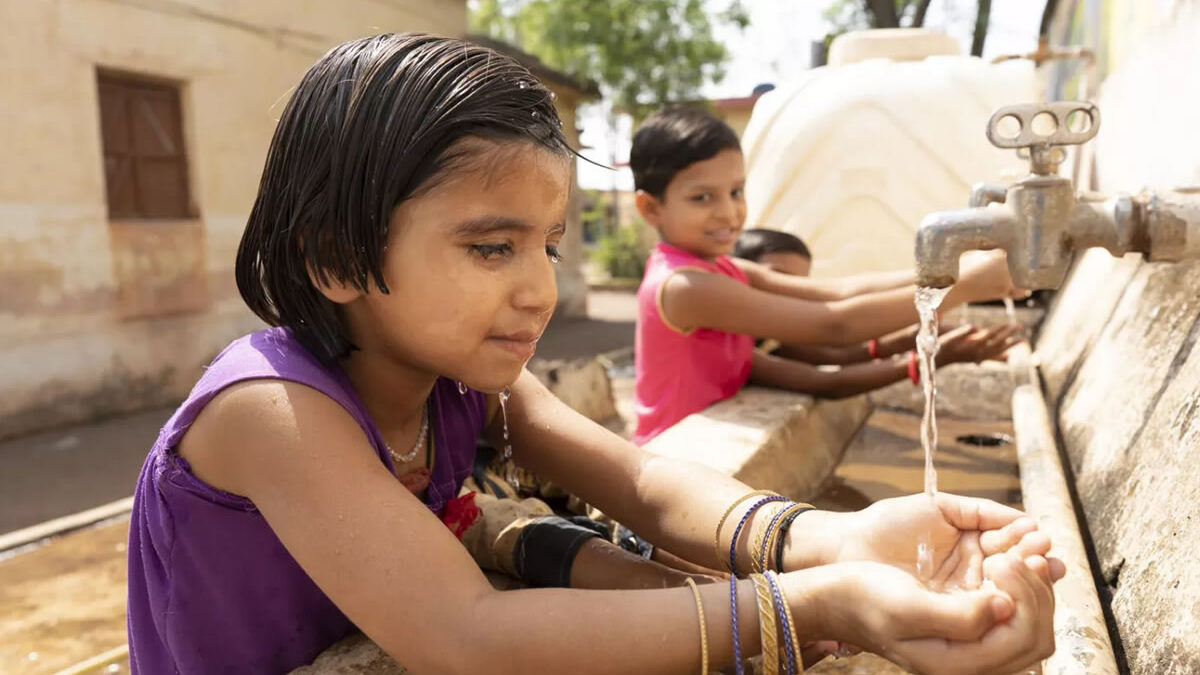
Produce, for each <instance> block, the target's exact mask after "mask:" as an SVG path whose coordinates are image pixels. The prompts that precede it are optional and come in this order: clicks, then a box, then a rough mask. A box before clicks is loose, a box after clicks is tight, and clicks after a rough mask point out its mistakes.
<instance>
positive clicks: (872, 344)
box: [867, 340, 879, 359]
mask: <svg viewBox="0 0 1200 675" xmlns="http://www.w3.org/2000/svg"><path fill="white" fill-rule="evenodd" d="M867 353H868V354H870V355H871V358H873V359H877V358H879V340H868V341H867Z"/></svg>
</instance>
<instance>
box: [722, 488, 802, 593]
mask: <svg viewBox="0 0 1200 675" xmlns="http://www.w3.org/2000/svg"><path fill="white" fill-rule="evenodd" d="M786 501H789V500H788V498H787V497H784V496H782V495H772V496H770V497H763V498H762V499H760V500H758V501H756V502H754V503H753V504H751V505H750V508H749V509H748V510H747V511H746V515H744V516H742V519H741V520H740V521H738V524H737V527H736V528H734V530H733V539H731V540H730V541H729V573H730V574H731V575H733V577H734V578H736V577H737V543H738V536H739V535H741V533H742V528H743V527H745V526H746V523H748V522H749V521H750V516H753V515H754V512H755V511H757V510H758V509H759V508H761V507H762V506H763V505H764V504H770V503H771V502H786ZM750 554H751V555H754V552H753V551H751V552H750Z"/></svg>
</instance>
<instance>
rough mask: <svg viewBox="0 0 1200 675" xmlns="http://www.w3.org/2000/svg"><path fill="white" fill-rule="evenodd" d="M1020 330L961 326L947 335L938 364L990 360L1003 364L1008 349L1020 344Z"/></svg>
mask: <svg viewBox="0 0 1200 675" xmlns="http://www.w3.org/2000/svg"><path fill="white" fill-rule="evenodd" d="M1020 333H1021V327H1020V326H1018V325H1016V324H1008V325H1004V326H995V327H993V328H988V329H986V330H985V329H979V328H975V327H974V326H959V327H958V328H955V329H954V330H951V331H949V332H947V333H944V334H943V335H942V336H941V339H940V345H939V346H938V353H937V364H938V365H939V366H942V365H946V364H950V363H979V362H980V361H987V360H989V359H991V360H995V361H1004V360H1005V359H1007V358H1008V349H1009V347H1012V346H1013V345H1015V344H1017V343H1018V342H1020V341H1021V337H1020Z"/></svg>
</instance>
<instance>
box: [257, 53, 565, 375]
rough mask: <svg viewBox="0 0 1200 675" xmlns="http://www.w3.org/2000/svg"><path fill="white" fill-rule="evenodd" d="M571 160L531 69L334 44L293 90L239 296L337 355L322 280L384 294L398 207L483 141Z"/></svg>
mask: <svg viewBox="0 0 1200 675" xmlns="http://www.w3.org/2000/svg"><path fill="white" fill-rule="evenodd" d="M467 137H474V138H481V139H485V140H492V141H526V142H529V143H533V144H535V145H536V146H539V147H542V148H545V149H548V150H551V151H553V152H557V153H562V154H564V155H568V154H570V153H571V150H570V148H569V147H568V145H567V141H566V138H565V137H564V136H563V132H562V123H561V122H560V121H559V117H558V112H557V111H556V110H555V107H554V95H553V94H552V93H551V92H550V91H549V90H548V89H546V88H545V87H544V86H543V85H542V84H541V83H539V82H538V81H537V79H536V78H534V77H533V75H532V74H530V72H529V70H527V69H526V68H525V67H524V66H522V65H520V64H519V63H517V62H516V61H514V60H513V59H511V58H509V57H507V56H504V55H502V54H500V53H498V52H495V51H493V50H491V49H487V48H485V47H481V46H478V45H475V44H471V43H469V42H464V41H461V40H455V39H450V38H441V37H434V36H430V35H420V34H413V33H408V34H388V35H378V36H375V37H369V38H362V39H359V40H352V41H350V42H346V43H344V44H341V45H338V46H337V47H334V48H333V49H332V50H330V51H329V53H327V54H325V56H323V57H321V59H320V60H319V61H317V63H316V64H315V65H313V67H312V68H311V69H309V71H308V73H306V74H305V75H304V78H303V79H302V80H301V81H300V84H299V85H298V86H297V87H296V90H295V91H294V92H293V94H292V97H291V100H290V101H288V104H287V107H286V108H285V109H284V111H283V114H282V115H281V116H280V119H279V124H278V126H277V127H276V129H275V136H274V138H273V139H272V140H271V147H270V149H269V151H268V153H267V162H266V167H265V168H264V169H263V176H262V182H261V183H260V185H259V188H258V197H257V199H255V202H254V208H253V209H252V210H251V212H250V219H249V221H248V222H247V224H246V230H245V232H244V233H243V235H242V241H241V244H240V245H239V247H238V253H237V263H236V276H237V285H238V291H239V292H240V293H241V295H242V298H243V299H244V300H245V301H246V304H247V305H249V306H250V309H251V310H253V311H254V313H255V314H257V315H258V316H259V317H260V318H261V319H262V320H263V321H265V322H267V323H268V324H270V325H273V326H287V327H289V328H290V329H292V331H293V333H294V334H295V336H296V338H297V339H298V340H299V341H300V342H301V343H302V344H303V345H304V346H305V347H306V348H308V349H309V350H310V351H311V352H313V354H315V355H316V356H318V357H319V358H321V359H324V360H335V359H338V358H341V357H343V356H345V355H346V354H348V353H349V352H350V351H351V350H352V349H354V345H353V343H352V342H351V340H350V336H349V334H348V332H347V330H346V327H345V325H344V324H343V322H342V321H341V320H340V318H339V315H338V308H337V306H336V305H335V304H334V303H332V302H330V301H329V300H328V299H327V298H325V296H324V295H322V294H321V292H320V291H319V290H318V289H317V288H316V287H315V286H314V285H313V283H312V281H311V280H310V276H309V273H310V271H311V272H312V275H313V276H315V277H317V278H318V279H320V280H321V282H322V283H328V282H336V283H343V284H349V285H351V286H353V287H355V288H357V289H360V290H364V291H365V290H368V288H369V287H370V286H371V285H372V284H373V285H374V286H375V287H377V288H378V289H379V290H380V291H381V292H384V293H387V292H388V288H387V284H386V282H385V281H384V278H383V256H384V251H385V250H386V248H387V240H388V222H389V220H390V218H391V214H392V211H393V209H395V207H396V206H397V205H398V204H400V202H402V201H404V200H405V199H408V198H409V197H412V196H414V195H416V194H418V192H419V191H422V190H427V189H429V188H430V187H431V186H432V185H434V184H435V183H436V182H437V181H438V180H439V178H442V177H444V176H446V175H448V173H449V172H451V171H455V170H458V169H460V168H462V167H463V166H464V165H470V164H471V163H472V162H473V161H474V160H475V159H477V157H476V155H478V154H479V153H481V152H482V151H483V149H482V148H481V145H482V144H475V145H473V144H461V145H459V146H457V147H455V148H454V150H452V151H451V146H454V144H455V143H456V142H457V141H460V140H462V139H464V138H467Z"/></svg>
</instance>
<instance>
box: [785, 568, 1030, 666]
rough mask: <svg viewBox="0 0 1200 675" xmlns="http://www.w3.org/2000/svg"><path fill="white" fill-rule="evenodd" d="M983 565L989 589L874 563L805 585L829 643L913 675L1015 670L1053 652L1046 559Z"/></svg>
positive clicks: (823, 571) (825, 572) (832, 571)
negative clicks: (945, 587) (929, 579)
mask: <svg viewBox="0 0 1200 675" xmlns="http://www.w3.org/2000/svg"><path fill="white" fill-rule="evenodd" d="M984 568H985V572H986V576H987V579H988V580H989V581H990V582H991V584H989V585H988V587H981V588H977V589H974V590H963V591H960V592H955V593H945V592H939V591H937V590H934V589H932V588H929V587H928V586H926V585H924V584H922V583H921V582H920V581H919V580H918V579H917V578H916V577H914V576H913V575H911V574H907V573H905V572H903V571H901V570H898V569H896V568H894V567H889V566H887V565H881V564H878V563H869V562H861V563H839V564H836V565H830V566H828V567H824V568H817V569H816V570H814V571H815V572H818V573H819V574H818V576H817V578H816V579H813V578H811V577H810V578H809V579H807V580H806V585H807V591H808V592H810V593H811V594H812V596H813V597H816V598H819V601H818V603H817V604H818V605H819V606H818V607H815V608H812V609H813V610H814V611H816V612H817V613H818V615H819V616H820V619H821V624H822V628H823V629H826V630H828V631H830V633H829V635H830V637H831V638H833V639H837V640H840V641H841V642H843V643H846V644H853V645H858V646H860V647H862V648H863V649H865V650H867V651H870V652H873V653H876V654H879V655H881V656H884V657H885V658H887V659H889V660H891V661H893V662H895V663H897V664H900V665H901V666H903V667H905V668H907V669H909V670H911V671H912V672H916V673H939V674H958V673H1011V672H1014V671H1017V670H1019V669H1020V668H1023V667H1027V666H1028V665H1030V664H1032V663H1035V662H1037V661H1040V660H1041V659H1044V658H1046V657H1047V656H1049V655H1050V654H1051V653H1053V651H1054V631H1053V621H1052V617H1053V614H1054V594H1053V591H1052V589H1051V582H1050V575H1049V565H1048V564H1047V561H1046V559H1045V558H1043V557H1041V556H1030V557H1028V558H1026V559H1021V558H1019V557H1017V556H1015V555H1012V554H1008V553H1002V554H997V555H993V556H990V557H988V558H987V559H986V560H985V561H984ZM800 592H801V593H802V592H805V591H800ZM797 594H798V593H797Z"/></svg>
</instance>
